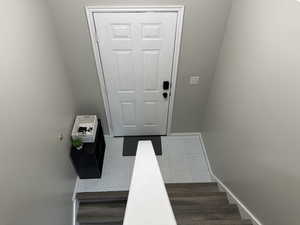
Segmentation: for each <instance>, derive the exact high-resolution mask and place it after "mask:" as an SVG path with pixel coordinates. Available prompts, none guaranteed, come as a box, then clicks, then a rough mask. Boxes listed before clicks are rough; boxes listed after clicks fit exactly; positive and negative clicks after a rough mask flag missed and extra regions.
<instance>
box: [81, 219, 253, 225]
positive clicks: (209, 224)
mask: <svg viewBox="0 0 300 225" xmlns="http://www.w3.org/2000/svg"><path fill="white" fill-rule="evenodd" d="M122 224H123V221H122V222H108V223H81V224H80V225H122ZM177 225H252V222H251V221H250V220H203V221H201V222H200V223H199V222H193V221H186V223H184V224H179V223H178V224H177Z"/></svg>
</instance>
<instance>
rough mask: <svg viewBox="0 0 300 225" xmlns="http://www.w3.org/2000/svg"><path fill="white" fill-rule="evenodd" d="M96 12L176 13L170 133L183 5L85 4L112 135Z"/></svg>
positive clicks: (168, 131)
mask: <svg viewBox="0 0 300 225" xmlns="http://www.w3.org/2000/svg"><path fill="white" fill-rule="evenodd" d="M97 12H110V13H112V12H115V13H118V12H176V13H177V14H178V17H177V18H178V19H177V27H176V37H175V49H174V56H173V69H172V79H171V91H170V94H171V95H170V105H169V112H168V125H167V126H168V127H167V134H168V135H169V134H170V133H171V129H172V119H173V108H174V100H175V89H176V81H177V73H178V62H179V54H180V44H181V35H182V27H183V15H184V6H182V5H170V6H169V5H167V6H86V16H87V20H88V26H89V31H90V37H91V42H92V48H93V52H94V57H95V62H96V67H97V73H98V77H99V81H100V87H101V93H102V97H103V102H104V107H105V113H106V118H107V123H108V128H109V133H110V135H113V134H114V132H113V128H112V118H111V113H110V108H109V102H108V96H107V90H106V85H105V79H104V74H103V70H102V64H101V58H100V52H99V48H98V38H97V34H96V29H95V21H94V18H93V14H94V13H97Z"/></svg>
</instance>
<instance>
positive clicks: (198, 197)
mask: <svg viewBox="0 0 300 225" xmlns="http://www.w3.org/2000/svg"><path fill="white" fill-rule="evenodd" d="M168 195H169V198H170V200H174V201H189V202H191V201H193V200H195V201H198V202H206V201H208V202H209V201H216V202H218V201H221V202H222V201H223V202H228V198H227V195H226V193H225V192H199V193H193V192H191V193H168Z"/></svg>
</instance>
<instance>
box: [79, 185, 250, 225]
mask: <svg viewBox="0 0 300 225" xmlns="http://www.w3.org/2000/svg"><path fill="white" fill-rule="evenodd" d="M166 188H167V192H168V195H169V198H170V202H171V205H172V208H173V211H174V214H175V217H176V220H177V225H251V224H252V223H251V221H249V220H242V219H241V216H240V213H239V210H238V207H237V206H236V205H233V204H229V201H228V198H227V195H226V193H225V192H220V191H219V189H218V186H217V184H216V183H184V184H166ZM76 198H77V199H78V201H79V203H80V204H79V209H78V215H77V221H78V223H79V224H80V225H122V224H123V218H124V214H125V208H126V203H127V198H128V191H113V192H89V193H78V194H77V195H76Z"/></svg>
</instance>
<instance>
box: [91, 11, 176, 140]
mask: <svg viewBox="0 0 300 225" xmlns="http://www.w3.org/2000/svg"><path fill="white" fill-rule="evenodd" d="M94 20H95V26H96V32H97V36H98V47H99V52H100V57H101V64H102V70H103V74H104V80H105V86H106V92H107V96H108V103H109V110H110V114H111V119H112V128H113V133H114V135H115V136H130V135H165V134H166V133H167V121H168V109H169V99H170V87H169V88H167V86H168V85H167V82H169V83H170V85H171V77H172V66H173V55H174V47H175V46H174V45H175V37H176V23H177V13H175V12H140V13H139V12H137V13H135V12H126V13H123V12H120V13H95V14H94ZM164 83H165V87H163V86H164V85H163V84H164ZM170 85H169V86H170ZM164 89H165V90H164Z"/></svg>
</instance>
